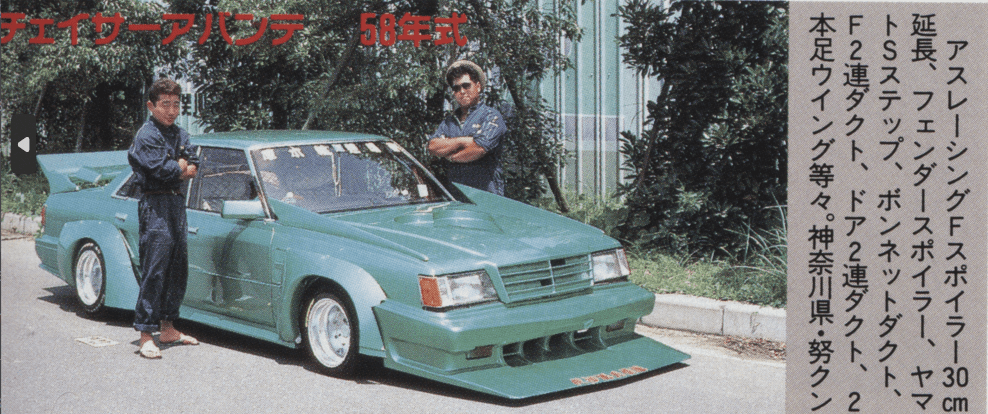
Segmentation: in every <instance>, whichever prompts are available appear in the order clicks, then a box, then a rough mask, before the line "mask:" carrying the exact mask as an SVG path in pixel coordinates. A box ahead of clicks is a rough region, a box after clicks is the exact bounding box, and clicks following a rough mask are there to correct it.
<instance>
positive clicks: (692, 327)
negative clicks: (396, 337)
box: [2, 213, 786, 342]
mask: <svg viewBox="0 0 988 414" xmlns="http://www.w3.org/2000/svg"><path fill="white" fill-rule="evenodd" d="M2 227H3V230H5V231H12V232H15V233H23V234H35V233H37V232H38V230H39V229H40V228H41V218H40V217H26V216H22V215H20V214H14V213H3V225H2ZM641 323H642V324H644V325H647V326H651V327H654V328H666V329H675V330H681V331H692V332H699V333H707V334H714V335H730V336H740V337H744V338H751V339H766V340H770V341H775V342H785V341H786V311H785V309H776V308H768V307H762V306H756V305H748V304H744V303H739V302H728V301H720V300H715V299H709V298H703V297H697V296H687V295H676V294H657V295H655V309H653V310H652V313H650V314H648V315H646V316H644V317H642V318H641Z"/></svg>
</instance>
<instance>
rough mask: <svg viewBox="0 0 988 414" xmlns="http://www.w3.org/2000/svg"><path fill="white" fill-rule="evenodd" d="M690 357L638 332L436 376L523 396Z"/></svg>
mask: <svg viewBox="0 0 988 414" xmlns="http://www.w3.org/2000/svg"><path fill="white" fill-rule="evenodd" d="M689 357H690V356H689V355H687V354H685V353H682V352H679V351H677V350H675V349H672V348H670V347H668V346H666V345H664V344H662V343H659V342H656V341H654V340H652V339H651V338H648V337H644V336H638V337H637V338H634V339H632V340H629V341H625V342H622V343H619V344H615V345H611V346H609V347H608V348H607V349H602V350H599V351H595V352H590V353H586V354H582V355H577V356H574V357H570V358H563V359H557V360H552V361H545V362H538V363H534V364H531V365H525V366H520V367H512V366H501V367H497V368H491V369H479V370H474V371H467V372H461V373H458V374H453V375H449V376H444V377H440V378H435V377H434V378H433V379H435V380H437V381H441V382H445V383H449V384H453V385H457V386H460V387H463V388H467V389H471V390H474V391H480V392H483V393H486V394H493V395H497V396H499V397H504V398H511V399H522V398H529V397H534V396H538V395H543V394H549V393H554V392H560V391H566V390H572V389H576V388H581V387H586V386H593V385H598V384H602V383H608V382H614V381H622V380H626V379H629V378H632V377H635V376H638V375H640V374H644V373H646V372H652V371H655V370H658V369H661V368H664V367H668V366H670V365H673V364H676V363H678V362H682V361H684V360H686V359H689ZM416 373H417V374H418V375H425V374H423V373H421V372H416Z"/></svg>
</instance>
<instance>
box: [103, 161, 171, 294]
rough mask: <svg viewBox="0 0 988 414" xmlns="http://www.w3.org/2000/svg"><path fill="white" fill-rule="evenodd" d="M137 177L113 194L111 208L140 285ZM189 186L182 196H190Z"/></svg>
mask: <svg viewBox="0 0 988 414" xmlns="http://www.w3.org/2000/svg"><path fill="white" fill-rule="evenodd" d="M134 180H135V176H134V174H131V175H130V177H129V178H127V180H126V181H124V183H123V184H122V185H121V186H120V187H119V188H117V189H116V190H115V191H114V192H113V196H112V197H111V203H110V204H109V208H110V209H111V211H112V212H113V224H114V225H115V226H116V227H117V228H118V229H120V233H121V234H122V235H123V236H124V239H126V240H127V248H128V250H129V253H130V259H131V263H132V264H133V267H134V276H135V277H136V278H137V281H138V283H140V281H141V277H142V276H141V261H140V240H141V235H140V229H141V225H140V220H139V218H138V216H137V214H138V213H137V203H138V202H139V201H140V199H141V187H140V186H138V185H135V184H134ZM188 190H189V186H188V185H184V186H182V194H183V196H186V195H187V194H188Z"/></svg>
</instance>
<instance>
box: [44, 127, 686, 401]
mask: <svg viewBox="0 0 988 414" xmlns="http://www.w3.org/2000/svg"><path fill="white" fill-rule="evenodd" d="M192 142H193V144H195V145H198V146H199V151H200V153H199V155H200V159H201V165H200V166H199V174H198V175H197V176H196V177H195V178H193V179H192V180H190V181H189V182H188V185H187V187H186V188H185V194H186V200H187V205H186V206H187V208H188V211H187V216H188V248H189V281H188V289H187V292H186V295H185V301H184V302H183V305H182V308H181V314H182V318H184V319H187V320H191V321H195V322H198V323H202V324H206V325H210V326H214V327H217V328H220V329H224V330H227V331H231V332H236V333H239V334H243V335H247V336H251V337H254V338H259V339H263V340H267V341H270V342H274V343H277V344H280V345H284V346H287V347H292V348H295V347H304V348H306V349H308V351H309V353H310V354H311V356H312V358H313V360H314V361H315V363H317V364H318V366H319V367H320V368H321V369H322V370H323V371H325V372H326V373H328V374H330V375H334V376H347V375H352V374H354V373H355V371H356V369H357V368H358V367H359V366H360V364H358V360H359V359H360V358H362V357H365V356H366V357H376V358H383V360H384V365H385V366H386V367H387V368H390V369H394V370H398V371H402V372H407V373H411V374H414V375H418V376H421V377H425V378H429V379H433V380H436V381H441V382H445V383H449V384H453V385H457V386H460V387H464V388H468V389H472V390H476V391H480V392H484V393H489V394H493V395H497V396H501V397H506V398H526V397H531V396H535V395H541V394H546V393H550V392H556V391H562V390H567V389H571V388H574V387H581V386H586V385H592V384H597V383H601V382H607V381H614V380H621V379H624V378H627V377H631V376H635V375H639V374H641V373H644V372H648V371H652V370H656V369H658V368H661V367H665V366H668V365H671V364H674V363H677V362H680V361H683V360H685V359H687V358H689V356H688V355H686V354H684V353H681V352H679V351H676V350H674V349H672V348H669V347H667V346H665V345H663V344H661V343H658V342H656V341H654V340H652V339H650V338H647V337H643V336H640V335H637V334H636V333H635V332H634V327H635V323H636V321H637V320H638V318H640V317H641V316H643V315H646V314H648V313H649V312H650V311H651V310H652V307H653V305H654V296H653V295H652V294H651V293H649V292H647V291H645V290H643V289H641V288H640V287H638V286H636V285H634V284H632V283H631V282H629V281H628V274H629V270H628V263H627V259H626V258H625V252H624V250H623V249H622V248H621V245H620V243H618V242H617V241H616V240H614V239H612V238H610V237H607V236H605V235H604V234H603V232H601V231H600V230H598V229H596V228H593V227H590V226H587V225H584V224H582V223H578V222H576V221H573V220H570V219H568V218H565V217H561V216H559V215H555V214H552V213H549V212H546V211H544V210H541V209H538V208H535V207H531V206H529V205H526V204H523V203H519V202H516V201H513V200H510V199H507V198H503V197H499V196H496V195H493V194H490V193H487V192H483V191H480V190H476V189H473V188H469V187H465V186H460V185H452V186H443V185H442V184H441V183H440V182H439V181H437V180H436V178H435V177H434V176H433V175H432V174H431V173H430V172H429V171H428V170H427V169H426V168H424V167H423V166H422V165H421V164H420V163H419V162H418V161H416V160H415V159H414V158H413V157H412V156H411V155H410V154H409V153H408V152H407V151H406V150H404V149H403V148H402V147H401V146H399V145H398V144H397V143H395V142H393V141H390V140H388V139H385V138H382V137H378V136H373V135H366V134H353V133H338V132H308V131H306V132H297V131H292V132H288V131H268V132H231V133H218V134H206V135H201V136H197V137H193V139H192ZM38 162H39V164H40V165H41V167H42V169H43V171H44V173H45V175H46V176H47V178H48V180H49V183H50V188H51V195H50V196H49V198H48V201H47V202H46V204H45V208H44V210H43V211H44V212H43V220H44V234H43V235H42V236H41V237H40V238H38V240H37V243H36V250H37V253H38V256H39V257H40V258H41V266H42V267H43V268H44V269H45V270H47V271H49V272H51V273H53V274H55V275H56V276H58V277H59V278H61V279H63V280H65V281H66V282H67V283H68V284H69V285H71V286H74V287H75V288H76V292H78V298H79V301H80V302H81V304H82V306H83V308H84V309H85V310H86V312H88V313H91V314H96V313H99V312H100V311H103V310H105V309H106V308H121V309H134V307H135V303H136V301H137V293H138V280H139V279H140V278H141V275H140V271H139V268H140V266H139V258H138V217H137V202H138V199H139V198H140V196H141V195H140V189H139V188H138V187H137V186H134V185H132V182H131V181H132V178H131V173H130V172H131V169H130V166H129V165H128V163H127V154H126V152H125V151H115V152H97V153H82V154H55V155H42V156H39V157H38ZM106 182H108V184H105V185H97V186H93V185H92V183H98V184H103V183H106ZM80 187H91V188H88V189H80Z"/></svg>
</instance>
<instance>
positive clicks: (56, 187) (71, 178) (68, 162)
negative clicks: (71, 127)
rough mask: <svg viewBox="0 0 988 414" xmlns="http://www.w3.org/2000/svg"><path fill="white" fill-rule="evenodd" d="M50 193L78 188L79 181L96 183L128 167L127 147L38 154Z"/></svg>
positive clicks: (81, 182)
mask: <svg viewBox="0 0 988 414" xmlns="http://www.w3.org/2000/svg"><path fill="white" fill-rule="evenodd" d="M38 165H40V166H41V171H42V172H44V174H45V177H46V178H47V179H48V187H49V191H50V194H55V193H65V192H69V191H78V190H79V189H80V188H81V187H80V184H96V183H98V182H100V181H108V180H112V179H114V178H116V177H117V176H118V175H120V173H126V172H127V171H129V170H130V169H131V167H130V164H129V163H128V162H127V151H102V152H82V153H69V154H48V155H38Z"/></svg>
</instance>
